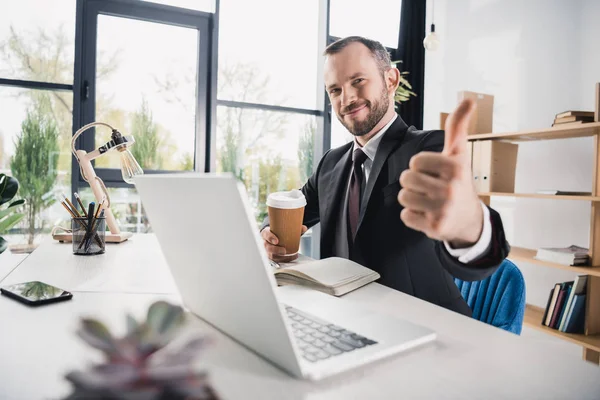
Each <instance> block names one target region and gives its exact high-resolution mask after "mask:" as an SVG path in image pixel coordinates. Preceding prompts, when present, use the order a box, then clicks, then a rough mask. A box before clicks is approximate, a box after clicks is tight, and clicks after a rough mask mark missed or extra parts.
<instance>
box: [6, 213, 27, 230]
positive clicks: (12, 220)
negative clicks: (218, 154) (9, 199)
mask: <svg viewBox="0 0 600 400" xmlns="http://www.w3.org/2000/svg"><path fill="white" fill-rule="evenodd" d="M23 217H25V214H13V215H9V216H8V217H6V218H4V219H0V232H6V231H8V230H9V229H10V228H12V227H13V226H14V225H15V224H16V223H18V222H19V221H20V220H22V219H23Z"/></svg>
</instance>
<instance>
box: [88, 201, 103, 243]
mask: <svg viewBox="0 0 600 400" xmlns="http://www.w3.org/2000/svg"><path fill="white" fill-rule="evenodd" d="M98 209H100V207H98ZM96 214H97V213H96ZM103 217H104V210H102V211H101V212H100V215H99V216H98V217H97V218H96V223H95V224H94V227H93V228H92V233H91V234H92V235H97V234H98V226H100V219H102V218H103ZM90 243H91V241H89V242H88V244H87V246H86V248H85V251H88V249H89V246H90ZM100 248H102V246H100Z"/></svg>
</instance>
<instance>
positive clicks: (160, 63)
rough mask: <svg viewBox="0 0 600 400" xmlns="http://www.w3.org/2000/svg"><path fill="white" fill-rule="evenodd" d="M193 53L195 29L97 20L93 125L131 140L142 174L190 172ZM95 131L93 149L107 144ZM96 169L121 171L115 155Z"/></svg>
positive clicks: (98, 162) (102, 133) (100, 131)
mask: <svg viewBox="0 0 600 400" xmlns="http://www.w3.org/2000/svg"><path fill="white" fill-rule="evenodd" d="M174 43H176V44H177V45H176V46H174V45H173V44H174ZM197 49H198V31H197V30H195V29H188V28H181V27H177V26H170V25H163V24H157V23H152V22H143V21H137V20H131V19H124V18H118V17H109V16H105V15H99V16H98V51H97V60H96V65H97V72H96V121H101V122H106V123H108V124H109V125H111V126H112V127H114V128H115V129H117V130H119V131H120V132H121V133H122V134H123V135H133V136H134V138H135V141H136V143H135V144H134V145H133V147H132V148H131V152H132V153H133V155H134V156H135V158H136V159H137V161H138V163H139V164H140V166H141V167H142V168H143V169H162V170H193V168H194V146H195V137H196V135H195V118H196V112H195V110H196V65H197V62H198V61H197V58H198V52H197ZM96 132H97V133H96V147H98V146H101V145H103V144H104V143H106V142H107V141H108V140H109V139H110V133H111V132H110V130H109V129H106V128H103V129H97V130H96ZM96 166H99V167H105V168H120V163H119V155H118V154H117V152H114V151H111V152H108V153H106V155H104V156H102V157H100V158H98V159H97V160H96Z"/></svg>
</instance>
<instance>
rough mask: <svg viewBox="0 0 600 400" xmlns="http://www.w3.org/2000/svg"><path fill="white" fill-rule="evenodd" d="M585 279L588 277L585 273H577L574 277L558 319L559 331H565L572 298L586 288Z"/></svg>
mask: <svg viewBox="0 0 600 400" xmlns="http://www.w3.org/2000/svg"><path fill="white" fill-rule="evenodd" d="M587 279H588V276H587V275H577V277H576V278H575V281H574V283H573V287H572V289H571V292H570V293H569V298H568V299H567V302H566V303H565V307H564V312H563V315H562V317H561V319H560V324H559V326H558V330H559V331H561V332H566V328H567V321H568V319H569V316H570V313H571V312H572V310H573V299H574V298H575V296H577V295H583V294H585V292H586V288H587Z"/></svg>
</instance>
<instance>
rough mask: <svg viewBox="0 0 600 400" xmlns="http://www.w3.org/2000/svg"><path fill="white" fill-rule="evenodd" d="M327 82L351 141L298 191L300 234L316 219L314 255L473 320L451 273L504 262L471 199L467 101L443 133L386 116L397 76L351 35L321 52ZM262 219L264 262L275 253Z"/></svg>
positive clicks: (464, 274) (476, 271)
mask: <svg viewBox="0 0 600 400" xmlns="http://www.w3.org/2000/svg"><path fill="white" fill-rule="evenodd" d="M325 56H326V60H325V85H326V90H327V93H328V95H329V99H330V101H331V105H332V108H333V110H334V111H335V114H336V116H337V118H338V119H339V121H340V122H341V123H342V125H344V126H345V127H346V129H348V131H349V132H350V133H351V134H352V135H353V136H354V140H353V141H352V142H350V143H347V144H346V145H343V146H341V147H338V148H335V149H331V150H329V151H328V152H327V153H325V155H324V156H323V158H322V159H321V160H320V162H319V165H318V167H317V170H316V172H315V173H314V174H313V175H312V176H311V177H310V178H309V180H308V182H306V184H305V185H304V186H303V187H302V192H303V193H304V195H305V197H306V200H307V205H306V208H305V213H304V221H303V225H304V226H303V231H305V230H306V229H307V228H310V227H311V226H313V225H315V224H317V223H319V222H320V223H321V257H322V258H326V257H332V256H337V257H345V258H349V259H351V260H353V261H356V262H358V263H360V264H362V265H364V266H366V267H368V268H371V269H373V270H375V271H377V272H379V274H380V275H381V278H380V280H379V281H378V282H380V283H381V284H383V285H386V286H388V287H390V288H394V289H397V290H400V291H402V292H405V293H408V294H411V295H413V296H416V297H419V298H421V299H423V300H426V301H429V302H431V303H434V304H437V305H439V306H442V307H445V308H448V309H450V310H454V311H457V312H460V313H462V314H465V315H471V310H470V309H469V307H468V305H467V304H466V302H465V301H464V299H463V298H462V296H461V294H460V292H459V291H458V289H457V287H456V285H455V283H454V280H453V277H456V278H459V279H462V280H467V281H473V280H481V279H484V278H486V277H488V276H489V275H491V274H492V273H493V272H494V271H495V270H496V268H497V267H498V266H499V265H500V263H501V262H502V260H503V259H504V258H505V257H506V256H507V254H508V251H509V245H508V243H507V241H506V239H505V235H504V230H503V227H502V221H501V219H500V216H499V214H498V213H497V212H496V211H494V210H493V209H491V208H489V207H487V206H485V205H484V204H483V203H482V202H481V201H480V200H479V198H478V197H477V193H476V192H475V188H474V186H473V182H472V178H471V168H470V162H469V159H468V151H467V138H466V129H467V126H468V123H469V118H470V117H471V114H472V112H473V110H474V104H473V103H472V102H469V101H465V102H463V103H461V104H460V105H459V106H458V107H457V109H456V110H455V111H454V113H452V114H451V115H450V116H449V118H448V119H447V123H446V126H445V131H419V130H417V129H416V128H415V127H412V126H411V127H409V126H407V125H406V124H405V123H404V121H403V120H402V118H400V116H399V115H397V114H396V112H395V110H394V93H395V91H396V88H397V87H398V83H399V77H400V73H399V71H398V70H397V69H396V68H393V67H392V66H391V62H390V58H389V55H388V53H387V51H386V49H385V48H384V47H383V46H382V45H381V44H380V43H379V42H376V41H372V40H369V39H365V38H362V37H357V36H352V37H347V38H344V39H341V40H339V41H337V42H335V43H333V44H331V45H330V46H328V47H327V49H326V51H325ZM268 225H269V221H268V219H266V220H265V222H264V224H263V229H262V230H261V235H262V238H263V239H264V245H265V248H266V250H267V253H268V255H269V257H270V258H271V259H273V260H275V261H289V260H286V259H285V258H282V254H285V249H284V248H283V247H280V246H277V242H278V240H277V237H276V236H275V235H274V234H273V233H272V232H271V231H270V229H269V226H268Z"/></svg>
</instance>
